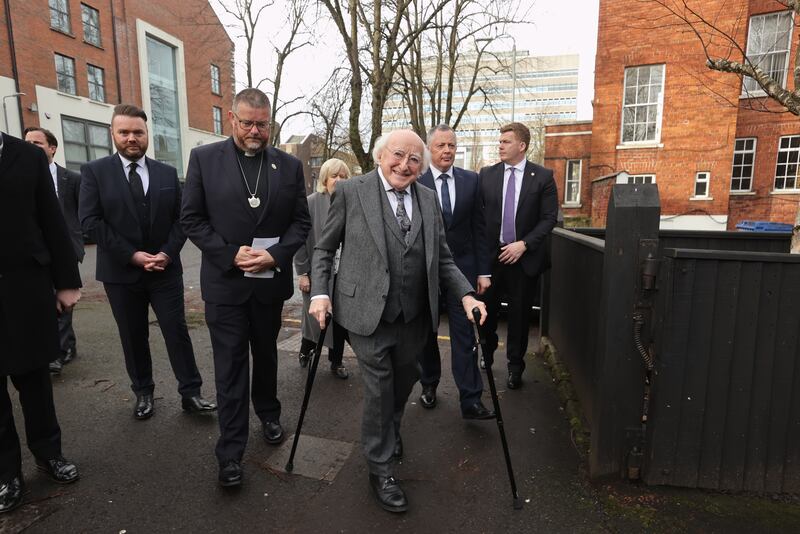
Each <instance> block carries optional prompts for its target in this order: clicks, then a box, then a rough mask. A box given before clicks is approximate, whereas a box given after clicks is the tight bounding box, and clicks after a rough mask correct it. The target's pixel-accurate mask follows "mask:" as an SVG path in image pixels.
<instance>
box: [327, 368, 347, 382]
mask: <svg viewBox="0 0 800 534" xmlns="http://www.w3.org/2000/svg"><path fill="white" fill-rule="evenodd" d="M331 373H333V376H335V377H336V378H341V379H342V380H347V377H349V376H350V373H348V372H347V367H345V366H344V365H331Z"/></svg>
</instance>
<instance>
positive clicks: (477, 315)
mask: <svg viewBox="0 0 800 534" xmlns="http://www.w3.org/2000/svg"><path fill="white" fill-rule="evenodd" d="M472 318H473V319H474V320H475V329H476V330H477V332H478V340H477V341H478V346H479V347H480V348H481V352H482V353H483V360H484V362H486V378H487V381H488V382H489V391H490V392H491V394H492V403H493V404H494V413H495V414H497V418H496V419H497V430H499V431H500V441H501V442H502V443H503V454H504V455H505V457H506V468H507V469H508V480H509V482H511V496H512V497H513V498H514V509H515V510H520V509H522V501H521V500H520V498H519V494H517V482H516V480H514V469H513V468H512V467H511V455H510V454H509V453H508V441H506V431H505V428H504V427H503V414H502V413H500V400H499V399H498V398H497V388H496V387H495V385H494V374H493V373H492V363H494V362H493V359H494V356H493V355H492V354H491V353H488V354H487V353H486V351H485V350H484V346H485V344H486V336H484V333H483V327H482V326H481V312H480V310H479V309H478V308H473V309H472Z"/></svg>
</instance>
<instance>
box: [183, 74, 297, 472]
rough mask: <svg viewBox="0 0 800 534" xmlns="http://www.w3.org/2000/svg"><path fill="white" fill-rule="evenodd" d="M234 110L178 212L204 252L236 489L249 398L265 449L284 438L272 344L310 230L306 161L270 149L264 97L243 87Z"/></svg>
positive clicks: (203, 276)
mask: <svg viewBox="0 0 800 534" xmlns="http://www.w3.org/2000/svg"><path fill="white" fill-rule="evenodd" d="M232 107H233V109H232V110H231V111H229V112H228V118H229V119H230V121H231V128H232V129H233V136H232V137H231V138H230V139H227V140H225V141H220V142H218V143H212V144H209V145H205V146H202V147H197V148H195V149H193V150H192V153H191V155H190V156H189V168H188V171H187V176H186V188H185V192H184V196H183V210H182V213H181V223H182V224H183V228H184V231H185V232H186V235H187V236H188V237H189V239H191V240H192V242H193V243H194V244H195V245H197V247H198V248H199V249H200V250H201V251H202V252H203V259H202V266H201V270H200V285H201V289H202V294H203V300H204V301H205V304H206V323H207V324H208V330H209V333H210V334H211V345H212V346H213V349H214V376H215V378H216V384H217V403H218V404H219V428H220V437H219V440H218V441H217V447H216V456H217V460H218V462H219V483H220V485H222V486H223V487H230V486H238V485H240V484H241V483H242V457H243V455H244V450H245V447H246V445H247V438H248V434H249V428H250V424H249V420H250V408H249V402H248V397H251V396H252V400H253V408H254V409H255V412H256V415H257V416H258V418H259V419H260V420H261V423H262V432H263V435H264V439H265V440H266V441H267V443H269V444H272V445H277V444H279V443H280V442H281V441H282V440H283V438H284V433H283V427H282V426H281V423H280V416H281V403H280V401H279V400H278V391H277V382H278V347H277V338H278V333H279V332H280V328H281V311H282V310H283V302H284V301H285V300H286V299H288V298H289V297H291V296H292V291H293V286H294V284H293V278H292V258H293V257H294V254H295V252H297V249H298V248H300V247H301V246H302V245H303V243H305V240H306V237H307V236H308V231H309V229H310V228H311V219H310V217H309V215H308V203H307V202H306V190H305V179H304V177H303V166H302V164H301V163H300V161H299V160H298V159H296V158H294V157H292V156H290V155H289V154H286V153H285V152H281V151H280V150H277V149H275V148H272V147H268V146H267V143H268V140H269V122H270V107H269V99H268V98H267V95H265V94H264V93H263V92H261V91H259V90H258V89H245V90H243V91H241V92H240V93H239V94H237V95H236V97H234V99H233V106H232ZM251 351H252V354H253V376H252V392H251V391H250V352H251Z"/></svg>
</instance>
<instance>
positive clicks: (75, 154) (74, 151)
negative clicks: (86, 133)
mask: <svg viewBox="0 0 800 534" xmlns="http://www.w3.org/2000/svg"><path fill="white" fill-rule="evenodd" d="M64 157H66V159H67V160H68V161H87V160H86V147H85V146H83V145H74V144H72V143H65V144H64Z"/></svg>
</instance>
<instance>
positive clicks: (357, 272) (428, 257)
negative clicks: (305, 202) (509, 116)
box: [311, 170, 473, 336]
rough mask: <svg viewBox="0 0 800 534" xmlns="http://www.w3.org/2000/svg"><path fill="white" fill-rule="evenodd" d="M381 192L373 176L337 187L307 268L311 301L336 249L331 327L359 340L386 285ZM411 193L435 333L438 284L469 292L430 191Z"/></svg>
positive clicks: (374, 322)
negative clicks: (338, 252)
mask: <svg viewBox="0 0 800 534" xmlns="http://www.w3.org/2000/svg"><path fill="white" fill-rule="evenodd" d="M381 186H382V184H381V180H380V177H379V176H378V172H377V171H376V170H373V171H371V172H369V173H367V174H365V175H363V176H357V177H355V178H352V179H350V180H347V181H346V182H343V183H340V184H337V186H336V192H334V194H333V197H332V199H331V206H330V209H329V210H328V220H327V222H326V224H325V227H324V228H323V230H322V234H321V235H320V237H319V239H318V240H317V244H316V247H315V249H314V259H313V263H312V265H313V269H312V275H311V296H315V295H325V294H328V287H329V283H330V280H331V277H332V275H333V259H334V255H335V253H336V250H337V249H338V248H339V244H340V243H342V253H341V259H340V262H339V274H338V277H337V279H336V288H335V289H334V294H333V299H332V301H333V305H334V312H333V315H334V319H335V320H336V322H337V323H339V324H340V325H342V326H343V327H344V328H346V329H347V330H349V331H351V332H353V333H354V334H357V335H361V336H369V335H371V334H372V333H373V332H374V331H375V329H376V328H377V327H378V323H379V322H380V319H381V314H382V313H383V309H384V307H385V305H386V295H387V294H388V291H389V284H390V282H391V281H390V278H389V267H388V263H387V261H388V260H387V252H386V237H385V230H384V218H383V213H382V209H383V207H382V201H381V197H380V195H385V194H386V193H385V192H384V191H383V188H382V187H381ZM411 191H412V193H413V194H415V195H416V196H417V202H418V204H419V209H420V212H421V213H413V214H412V219H413V218H415V217H419V216H421V217H422V236H423V239H424V241H425V264H426V268H427V277H428V304H429V307H430V314H431V326H432V327H433V329H436V327H437V323H438V321H439V283H440V281H441V283H442V284H443V285H444V286H445V287H446V288H447V290H448V291H450V292H452V294H454V295H459V296H464V295H467V294H468V293H470V292H472V291H473V288H472V286H471V285H470V283H469V282H468V281H467V279H466V278H465V277H464V275H463V274H461V271H460V270H459V269H458V267H456V265H455V263H454V262H453V257H452V255H451V254H450V249H449V248H448V247H447V241H446V239H445V232H444V225H443V223H442V217H441V213H440V208H439V203H438V202H437V200H436V196H435V193H434V191H432V190H431V189H428V188H427V187H422V186H418V185H417V184H412V185H411Z"/></svg>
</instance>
